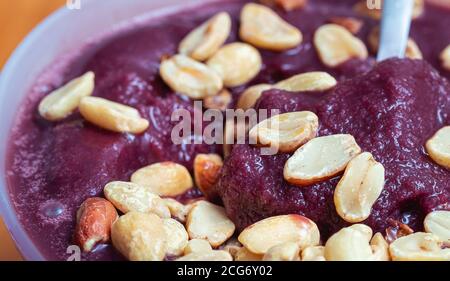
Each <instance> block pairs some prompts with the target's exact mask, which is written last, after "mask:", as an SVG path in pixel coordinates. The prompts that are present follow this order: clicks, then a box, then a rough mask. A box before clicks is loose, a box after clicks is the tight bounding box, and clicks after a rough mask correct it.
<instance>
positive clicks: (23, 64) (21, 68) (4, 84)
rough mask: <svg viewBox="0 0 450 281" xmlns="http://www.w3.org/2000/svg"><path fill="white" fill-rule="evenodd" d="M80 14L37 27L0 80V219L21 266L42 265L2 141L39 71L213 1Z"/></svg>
mask: <svg viewBox="0 0 450 281" xmlns="http://www.w3.org/2000/svg"><path fill="white" fill-rule="evenodd" d="M80 1H81V9H79V10H71V9H68V8H67V7H62V8H61V9H59V10H58V11H56V12H55V13H54V14H52V15H51V16H49V17H48V18H47V19H45V20H44V21H43V22H42V23H41V24H40V25H39V26H37V27H36V28H35V29H34V30H33V31H32V32H31V33H30V34H29V35H28V36H27V37H26V39H25V40H24V41H23V42H22V43H21V44H20V46H19V47H18V48H17V49H16V50H15V52H14V53H13V55H12V56H11V58H10V59H9V61H8V62H7V64H6V65H5V67H4V69H3V72H2V74H1V75H0V159H1V161H0V215H1V216H2V217H3V219H4V221H5V224H6V226H7V228H8V229H9V231H10V232H11V234H12V236H13V239H14V240H15V241H16V244H17V246H18V248H19V250H20V251H21V253H22V255H23V256H24V258H25V259H27V260H44V259H45V258H44V256H43V255H42V254H41V253H40V252H39V250H38V249H37V247H36V246H35V245H34V244H33V241H32V240H31V239H30V238H29V236H28V234H27V233H26V232H25V230H24V228H23V227H22V225H21V223H20V221H19V220H18V218H17V215H16V213H15V210H14V208H13V206H12V204H11V201H10V192H9V190H8V186H7V182H6V176H5V172H6V167H5V165H6V155H7V146H8V138H9V134H10V131H11V126H12V124H13V120H14V118H15V117H16V112H17V110H18V107H19V105H20V103H21V102H22V100H23V99H24V97H25V95H26V94H27V93H28V92H29V90H30V88H31V86H32V85H33V84H34V83H35V82H36V78H37V77H38V76H39V74H41V73H42V72H43V70H44V69H45V68H46V67H47V66H49V65H50V64H51V63H52V62H54V61H55V60H56V59H57V58H58V57H60V56H61V55H63V54H67V53H70V52H72V51H75V50H77V49H78V48H79V47H80V46H82V45H83V43H85V42H86V41H87V40H89V39H90V38H95V37H98V36H99V35H101V34H103V33H105V32H107V31H110V30H113V29H114V28H118V27H120V26H123V24H124V23H125V22H126V21H129V20H130V19H133V18H134V19H140V20H143V19H148V18H149V17H154V16H160V15H162V14H165V13H172V12H174V11H176V10H179V9H181V8H185V7H186V6H192V5H199V4H201V3H205V2H213V1H215V0H108V1H104V0H80Z"/></svg>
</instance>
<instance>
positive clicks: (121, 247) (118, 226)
mask: <svg viewBox="0 0 450 281" xmlns="http://www.w3.org/2000/svg"><path fill="white" fill-rule="evenodd" d="M111 237H112V242H113V245H114V247H115V248H116V249H117V250H118V251H119V252H120V253H121V254H122V255H124V256H125V257H126V258H127V259H128V260H130V261H161V260H163V259H164V257H165V254H166V251H167V235H166V231H165V229H164V224H163V221H162V219H161V218H159V217H158V216H157V215H155V214H146V213H139V212H129V213H126V214H125V215H123V216H121V217H120V218H119V219H118V220H117V221H116V222H115V223H114V224H113V226H112V230H111Z"/></svg>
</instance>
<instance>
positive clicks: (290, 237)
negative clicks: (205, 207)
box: [238, 215, 320, 255]
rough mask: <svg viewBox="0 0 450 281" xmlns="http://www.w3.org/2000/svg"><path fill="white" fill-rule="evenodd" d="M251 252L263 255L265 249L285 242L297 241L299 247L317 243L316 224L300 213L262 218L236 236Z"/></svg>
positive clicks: (318, 236)
mask: <svg viewBox="0 0 450 281" xmlns="http://www.w3.org/2000/svg"><path fill="white" fill-rule="evenodd" d="M238 240H239V242H241V243H242V245H244V246H245V247H246V248H247V249H248V250H250V251H251V252H252V253H255V254H259V255H264V254H265V253H267V251H268V250H269V249H270V248H272V247H274V246H276V245H279V244H282V243H285V242H294V243H297V244H298V245H299V247H300V249H303V248H306V247H308V246H315V245H318V244H319V241H320V233H319V229H318V228H317V225H316V224H315V223H314V222H313V221H311V220H310V219H308V218H306V217H303V216H300V215H282V216H275V217H270V218H266V219H263V220H261V221H259V222H256V223H254V224H252V225H250V226H248V227H247V228H245V229H244V231H242V232H241V234H240V235H239V237H238Z"/></svg>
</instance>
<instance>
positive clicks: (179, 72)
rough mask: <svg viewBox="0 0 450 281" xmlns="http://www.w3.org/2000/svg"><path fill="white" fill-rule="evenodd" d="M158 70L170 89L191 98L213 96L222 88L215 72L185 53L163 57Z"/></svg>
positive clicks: (221, 83) (220, 80)
mask: <svg viewBox="0 0 450 281" xmlns="http://www.w3.org/2000/svg"><path fill="white" fill-rule="evenodd" d="M159 72H160V75H161V77H162V79H163V80H164V82H166V83H167V85H169V86H170V88H172V90H174V91H175V92H178V93H180V94H183V95H186V96H188V97H190V98H192V99H203V98H205V97H207V96H213V95H215V94H217V93H218V92H219V91H220V90H221V89H222V88H223V82H222V79H221V78H220V76H219V75H218V74H217V73H216V72H214V71H211V69H210V68H209V67H208V66H206V65H205V64H203V63H200V62H198V61H195V60H193V59H191V58H190V57H187V56H185V55H175V56H173V57H171V58H168V59H164V60H163V61H162V62H161V67H160V70H159Z"/></svg>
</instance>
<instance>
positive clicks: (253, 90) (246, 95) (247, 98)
mask: <svg viewBox="0 0 450 281" xmlns="http://www.w3.org/2000/svg"><path fill="white" fill-rule="evenodd" d="M272 88H273V87H272V85H269V84H258V85H254V86H251V87H249V88H248V89H246V90H245V91H244V92H243V93H242V94H241V96H240V97H239V100H238V103H237V107H238V108H240V109H243V110H247V109H250V108H253V106H254V105H255V104H256V101H258V99H259V98H260V97H261V95H262V93H263V92H264V91H267V90H269V89H272Z"/></svg>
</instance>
